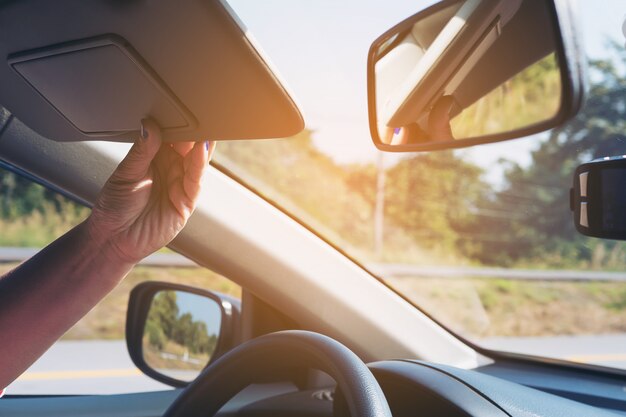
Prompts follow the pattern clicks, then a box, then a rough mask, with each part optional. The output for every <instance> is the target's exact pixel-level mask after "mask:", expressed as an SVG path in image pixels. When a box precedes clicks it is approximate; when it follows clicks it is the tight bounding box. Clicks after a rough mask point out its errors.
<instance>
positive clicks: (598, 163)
mask: <svg viewBox="0 0 626 417" xmlns="http://www.w3.org/2000/svg"><path fill="white" fill-rule="evenodd" d="M625 184H626V157H625V156H616V157H606V158H601V159H596V160H593V161H591V162H587V163H585V164H582V165H580V166H579V167H578V168H576V171H575V173H574V184H573V187H572V189H571V191H570V208H571V210H572V211H573V212H574V224H575V226H576V230H578V232H580V233H582V234H583V235H586V236H592V237H599V238H604V239H615V240H626V192H624V186H625Z"/></svg>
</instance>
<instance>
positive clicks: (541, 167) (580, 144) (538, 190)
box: [474, 45, 626, 266]
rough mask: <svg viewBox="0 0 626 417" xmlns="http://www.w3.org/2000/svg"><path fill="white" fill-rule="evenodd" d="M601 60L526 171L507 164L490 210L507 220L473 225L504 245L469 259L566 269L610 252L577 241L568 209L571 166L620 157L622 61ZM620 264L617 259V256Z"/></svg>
mask: <svg viewBox="0 0 626 417" xmlns="http://www.w3.org/2000/svg"><path fill="white" fill-rule="evenodd" d="M611 50H612V51H613V52H614V53H613V55H612V56H611V57H609V58H608V59H605V60H597V61H592V62H591V63H590V66H591V80H592V85H591V89H590V91H589V97H588V99H587V102H586V104H585V107H584V109H583V110H582V111H581V112H580V113H579V114H578V115H577V116H576V117H575V118H574V119H573V120H572V121H571V122H569V123H567V124H565V125H564V126H562V127H560V128H557V129H554V130H553V131H552V132H551V133H550V135H549V137H548V138H547V140H545V141H543V142H542V143H541V144H540V145H539V147H538V148H537V149H536V150H535V151H534V152H533V153H532V163H531V164H530V165H529V166H528V167H521V166H519V165H518V164H516V163H513V162H510V161H509V162H506V163H507V164H508V168H507V172H506V186H505V187H504V188H503V189H502V190H501V191H500V192H498V193H497V194H496V195H495V200H494V201H493V202H492V203H491V205H492V207H493V209H494V210H499V211H501V212H502V213H510V215H509V216H508V218H507V217H506V216H505V218H503V219H500V220H497V219H496V220H493V219H492V220H490V221H488V222H483V223H481V224H479V225H478V226H480V227H481V228H483V229H484V230H485V231H486V232H487V233H489V234H490V235H491V236H497V235H498V234H501V233H502V232H503V231H505V230H506V231H507V234H508V235H509V239H508V240H509V242H507V243H504V244H502V243H500V244H492V245H489V244H485V245H483V246H482V248H481V250H480V251H479V252H477V253H475V254H474V256H475V257H476V258H478V259H480V260H481V261H482V262H485V263H513V262H519V261H520V260H526V261H528V260H534V262H542V263H546V264H550V265H552V266H566V265H567V264H568V263H571V261H572V260H576V261H579V263H580V262H582V263H586V262H591V261H592V258H593V256H594V255H593V253H594V250H595V248H596V247H598V245H603V247H602V249H599V250H602V251H606V249H607V248H608V249H609V251H606V252H611V250H612V249H613V248H614V247H615V243H614V242H602V241H598V240H597V239H596V240H594V239H588V238H585V237H583V236H581V235H579V234H578V233H577V232H576V230H575V229H574V226H573V221H572V215H571V212H570V209H569V189H570V187H571V185H572V175H573V172H574V169H575V168H576V166H578V165H579V164H580V163H582V162H585V161H588V160H590V159H594V158H598V157H603V156H610V155H622V154H625V153H626V136H625V133H626V78H624V77H623V76H622V75H621V74H623V69H624V67H625V65H626V53H625V52H624V50H623V48H622V47H621V45H620V46H617V45H613V46H612V48H611ZM620 256H621V255H620Z"/></svg>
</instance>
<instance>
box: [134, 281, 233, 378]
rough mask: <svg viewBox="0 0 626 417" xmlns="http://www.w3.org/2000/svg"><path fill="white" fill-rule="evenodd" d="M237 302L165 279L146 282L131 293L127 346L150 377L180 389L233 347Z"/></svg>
mask: <svg viewBox="0 0 626 417" xmlns="http://www.w3.org/2000/svg"><path fill="white" fill-rule="evenodd" d="M239 312H240V302H239V301H238V300H236V299H234V298H232V297H229V296H226V295H223V294H218V293H213V292H210V291H205V290H202V289H199V288H194V287H188V286H185V285H179V284H172V283H167V282H156V281H150V282H144V283H141V284H139V285H137V286H136V287H135V288H134V289H133V290H132V291H131V293H130V298H129V302H128V312H127V317H126V344H127V347H128V352H129V354H130V357H131V359H132V361H133V363H134V364H135V365H136V366H137V368H139V369H140V370H141V371H142V372H143V373H144V374H146V375H148V376H149V377H151V378H153V379H155V380H157V381H159V382H163V383H165V384H168V385H171V386H174V387H183V386H186V385H187V384H188V383H190V382H191V381H193V380H194V379H195V377H196V376H197V375H198V374H199V373H200V372H201V371H202V369H204V368H205V367H206V366H207V365H209V364H210V363H211V362H212V361H213V360H215V359H216V358H218V357H219V356H220V355H222V354H223V353H224V352H226V351H228V350H229V349H231V348H232V347H234V346H235V343H236V323H237V322H238V318H239Z"/></svg>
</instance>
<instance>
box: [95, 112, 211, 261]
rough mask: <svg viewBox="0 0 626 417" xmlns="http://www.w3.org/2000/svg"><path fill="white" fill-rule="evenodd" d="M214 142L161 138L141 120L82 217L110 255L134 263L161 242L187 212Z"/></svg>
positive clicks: (192, 206)
mask: <svg viewBox="0 0 626 417" xmlns="http://www.w3.org/2000/svg"><path fill="white" fill-rule="evenodd" d="M214 149H215V142H196V143H194V142H178V143H174V144H166V143H161V131H160V129H159V127H158V126H157V125H156V123H154V122H153V121H151V120H143V121H142V132H141V137H140V138H139V139H138V140H137V142H135V144H134V145H133V147H132V148H131V150H130V151H129V152H128V155H126V158H124V160H123V161H122V162H121V163H120V164H119V166H118V167H117V169H116V170H115V171H114V172H113V174H112V175H111V177H110V178H109V180H108V181H107V182H106V184H105V185H104V187H103V188H102V191H101V192H100V195H99V197H98V200H97V202H96V204H95V205H94V207H93V210H92V213H91V215H90V216H89V218H88V220H87V221H86V226H87V230H88V233H89V235H90V237H91V239H94V240H95V241H97V242H99V243H100V244H102V245H103V249H105V248H110V249H111V254H112V256H113V257H114V261H120V262H125V263H132V264H134V263H137V262H139V261H140V260H141V259H143V258H144V257H146V256H148V255H149V254H151V253H152V252H155V251H157V250H158V249H160V248H162V247H163V246H165V245H167V244H168V243H169V242H170V241H171V240H172V239H174V237H176V235H177V234H178V233H179V232H180V231H181V230H182V228H183V227H184V226H185V224H186V223H187V220H188V219H189V217H190V216H191V214H192V213H193V211H194V209H195V207H196V202H197V199H198V195H199V194H200V187H201V179H202V174H203V172H204V170H205V168H206V166H207V165H208V164H209V161H210V159H211V155H212V154H213V150H214Z"/></svg>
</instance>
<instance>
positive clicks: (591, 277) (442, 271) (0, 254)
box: [0, 247, 626, 282]
mask: <svg viewBox="0 0 626 417" xmlns="http://www.w3.org/2000/svg"><path fill="white" fill-rule="evenodd" d="M38 251H39V249H38V248H12V247H5V248H0V262H22V261H24V260H26V259H28V258H30V257H31V256H33V255H34V254H36V253H37V252H38ZM140 265H144V266H162V267H167V266H170V267H196V266H198V265H197V264H196V263H195V262H193V261H191V260H189V259H187V258H185V257H184V256H182V255H179V254H176V253H155V254H152V255H150V256H148V257H147V258H145V259H144V260H142V261H141V262H140ZM365 266H366V267H367V268H368V269H369V270H371V271H372V272H374V273H375V274H377V275H379V276H381V277H385V276H387V277H397V278H404V277H406V278H409V277H415V278H420V277H427V278H494V279H497V278H501V279H511V280H527V281H617V282H619V281H626V272H602V271H578V270H550V269H545V270H544V269H506V268H483V267H466V266H458V267H447V266H420V265H411V264H380V263H376V264H367V265H365Z"/></svg>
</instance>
